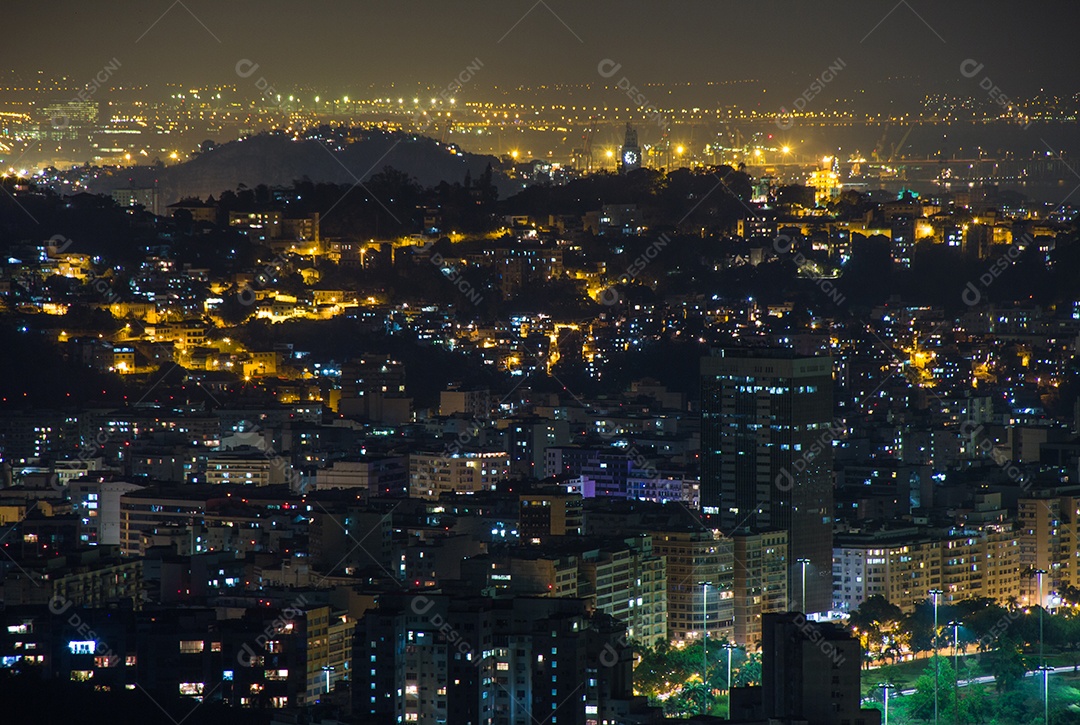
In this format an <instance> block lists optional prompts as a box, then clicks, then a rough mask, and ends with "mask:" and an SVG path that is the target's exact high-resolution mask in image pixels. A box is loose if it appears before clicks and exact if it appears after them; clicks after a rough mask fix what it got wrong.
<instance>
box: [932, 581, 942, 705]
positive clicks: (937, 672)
mask: <svg viewBox="0 0 1080 725" xmlns="http://www.w3.org/2000/svg"><path fill="white" fill-rule="evenodd" d="M943 593H944V592H942V591H941V590H940V589H931V590H930V596H931V597H933V598H934V636H933V643H934V725H938V690H939V689H941V665H940V664H939V663H938V658H937V657H938V654H937V644H938V643H937V633H938V618H937V614H938V597H940V596H941V595H942V594H943Z"/></svg>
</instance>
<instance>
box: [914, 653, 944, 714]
mask: <svg viewBox="0 0 1080 725" xmlns="http://www.w3.org/2000/svg"><path fill="white" fill-rule="evenodd" d="M935 683H936V684H937V704H938V713H939V714H940V713H948V712H950V711H951V710H952V708H953V705H954V701H955V698H956V671H955V670H954V669H953V667H952V663H951V662H949V658H948V657H942V656H941V655H938V656H937V657H931V658H930V664H929V665H927V667H926V669H925V670H923V673H922V674H921V675H919V679H918V680H917V681H916V682H915V692H914V693H913V694H912V695H911V701H910V703H908V705H909V712H910V713H911V714H912V716H914V717H917V718H919V719H921V720H929V719H930V718H932V717H933V716H934V686H935Z"/></svg>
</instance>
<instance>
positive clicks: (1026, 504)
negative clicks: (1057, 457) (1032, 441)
mask: <svg viewBox="0 0 1080 725" xmlns="http://www.w3.org/2000/svg"><path fill="white" fill-rule="evenodd" d="M1070 493H1072V495H1060V493H1058V492H1053V494H1042V495H1035V496H1030V497H1025V498H1021V499H1020V500H1019V501H1018V502H1017V509H1018V514H1019V519H1020V530H1019V536H1018V537H1017V539H1018V541H1019V544H1020V547H1019V548H1020V557H1019V561H1018V562H1017V566H1018V568H1019V571H1020V597H1021V601H1022V603H1024V604H1035V603H1037V602H1038V598H1039V586H1038V578H1037V577H1036V576H1035V572H1036V571H1038V570H1042V571H1045V572H1047V575H1048V578H1047V579H1046V581H1045V582H1044V584H1043V597H1044V598H1045V597H1046V596H1047V595H1049V593H1050V592H1052V591H1055V590H1060V589H1062V588H1064V587H1069V586H1072V587H1075V586H1078V585H1080V575H1078V572H1077V569H1078V563H1077V562H1080V542H1077V534H1078V533H1080V531H1078V529H1080V526H1078V524H1077V522H1078V521H1080V496H1077V495H1076V493H1075V491H1070Z"/></svg>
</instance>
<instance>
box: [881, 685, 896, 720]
mask: <svg viewBox="0 0 1080 725" xmlns="http://www.w3.org/2000/svg"><path fill="white" fill-rule="evenodd" d="M878 687H880V688H881V696H882V697H883V698H884V700H885V723H884V725H889V690H892V689H895V688H896V685H894V684H892V683H891V682H882V683H881V684H880V685H878Z"/></svg>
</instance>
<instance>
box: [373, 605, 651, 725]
mask: <svg viewBox="0 0 1080 725" xmlns="http://www.w3.org/2000/svg"><path fill="white" fill-rule="evenodd" d="M587 604H588V603H587V602H586V601H585V600H582V599H552V598H540V597H516V598H513V599H491V598H489V597H475V598H461V597H451V596H448V595H446V594H434V593H433V594H416V595H402V596H384V597H382V598H381V599H380V601H379V607H378V609H375V610H372V611H370V612H368V613H367V614H365V615H364V617H363V619H362V620H361V621H360V623H359V624H358V625H357V636H356V640H355V647H356V649H355V653H354V661H355V662H356V663H357V666H356V667H355V670H354V677H355V680H354V686H353V691H352V692H353V707H354V709H355V711H356V712H357V713H358V714H359V713H363V714H364V715H365V716H367V717H369V718H371V719H372V721H374V722H384V721H385V722H414V723H419V725H424V724H425V723H426V724H427V725H437V723H447V722H454V723H474V725H532V723H535V722H542V721H546V722H558V723H575V724H576V725H586V723H593V722H596V723H599V722H624V721H625V720H626V716H627V714H628V713H629V712H630V709H631V707H632V704H633V693H632V687H631V673H632V667H633V664H632V657H631V654H630V649H629V645H628V643H627V639H626V627H625V625H624V624H622V623H620V622H618V621H617V620H615V619H613V618H612V617H610V616H608V615H605V614H602V613H595V614H593V615H591V616H590V615H589V613H588V606H587ZM361 662H363V666H361V665H360V663H361Z"/></svg>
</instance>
